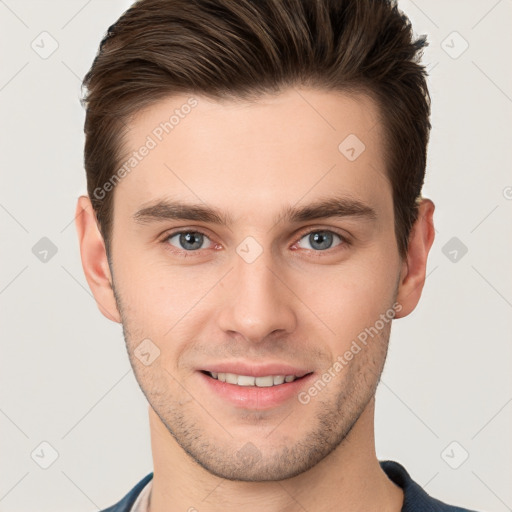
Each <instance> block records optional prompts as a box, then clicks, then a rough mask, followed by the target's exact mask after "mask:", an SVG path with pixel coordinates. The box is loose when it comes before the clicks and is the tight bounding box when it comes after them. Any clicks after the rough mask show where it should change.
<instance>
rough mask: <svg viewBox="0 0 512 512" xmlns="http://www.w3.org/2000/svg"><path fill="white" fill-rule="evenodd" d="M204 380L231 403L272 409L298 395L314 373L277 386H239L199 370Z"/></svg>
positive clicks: (260, 408) (246, 407)
mask: <svg viewBox="0 0 512 512" xmlns="http://www.w3.org/2000/svg"><path fill="white" fill-rule="evenodd" d="M198 373H199V376H200V378H202V380H203V382H204V383H205V384H206V386H208V388H209V389H211V390H212V391H213V392H214V393H215V394H216V395H218V396H220V397H221V398H223V399H224V400H227V401H228V402H230V403H231V404H233V405H235V406H237V407H240V408H244V409H257V410H264V409H271V408H272V407H276V406H278V405H281V404H283V403H284V402H286V401H288V400H290V399H291V398H294V397H297V395H298V394H299V392H300V390H301V388H304V387H305V386H307V385H308V384H309V381H310V380H311V379H312V378H313V376H314V374H313V373H310V374H309V375H306V376H305V377H302V378H301V379H297V380H294V381H293V382H285V383H283V384H279V385H277V386H269V387H261V388H260V387H258V386H238V385H237V384H229V383H227V382H222V381H220V380H217V379H214V378H213V377H210V376H208V375H205V374H204V373H202V372H198Z"/></svg>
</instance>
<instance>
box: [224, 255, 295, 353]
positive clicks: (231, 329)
mask: <svg viewBox="0 0 512 512" xmlns="http://www.w3.org/2000/svg"><path fill="white" fill-rule="evenodd" d="M233 260H234V263H233V265H234V267H233V269H232V270H231V272H229V273H228V275H227V276H226V278H225V279H224V280H223V282H222V290H223V293H224V296H223V298H222V301H221V304H222V308H221V311H220V312H219V316H218V325H219V327H220V328H221V329H222V331H223V332H225V333H226V334H227V335H230V336H232V337H236V336H237V335H238V336H240V337H243V338H245V339H246V340H247V341H249V342H251V343H260V342H263V341H265V340H266V339H268V338H269V337H270V336H271V335H273V336H277V335H278V333H279V334H281V335H284V334H289V333H291V332H293V331H294V330H295V327H296V324H297V316H296V313H295V306H296V298H295V295H294V293H293V292H292V290H291V289H290V288H289V285H288V284H287V283H286V279H285V276H284V275H282V273H280V272H279V269H278V266H277V265H276V264H273V262H272V257H271V254H270V251H269V250H264V251H263V253H262V254H261V255H260V256H259V257H258V258H257V259H256V260H255V261H253V262H251V263H249V262H247V261H245V260H244V259H243V258H242V257H240V256H239V255H238V254H235V257H234V258H233Z"/></svg>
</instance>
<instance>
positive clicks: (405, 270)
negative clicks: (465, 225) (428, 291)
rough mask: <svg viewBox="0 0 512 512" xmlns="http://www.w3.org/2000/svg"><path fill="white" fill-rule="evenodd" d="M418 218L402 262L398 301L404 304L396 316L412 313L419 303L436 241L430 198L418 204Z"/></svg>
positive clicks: (432, 206) (432, 204) (432, 205)
mask: <svg viewBox="0 0 512 512" xmlns="http://www.w3.org/2000/svg"><path fill="white" fill-rule="evenodd" d="M418 209H419V211H418V218H417V219H416V222H415V223H414V224H413V226H412V229H411V233H410V235H409V247H408V250H407V257H406V258H405V259H404V261H403V263H402V270H401V273H400V282H399V287H398V295H397V298H396V301H397V302H398V303H399V304H401V305H402V309H401V310H400V311H399V312H397V314H396V316H395V318H402V317H404V316H407V315H408V314H409V313H411V312H412V311H413V310H414V308H415V307H416V305H417V304H418V302H419V300H420V297H421V292H422V290H423V285H424V284H425V273H426V268H427V256H428V253H429V251H430V248H431V247H432V243H433V242H434V235H435V230H434V221H433V216H434V209H435V205H434V203H433V202H432V201H431V200H430V199H422V200H421V202H420V203H419V206H418Z"/></svg>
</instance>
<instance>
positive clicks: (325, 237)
mask: <svg viewBox="0 0 512 512" xmlns="http://www.w3.org/2000/svg"><path fill="white" fill-rule="evenodd" d="M336 239H338V240H339V241H340V243H338V244H337V245H342V244H347V245H348V242H347V240H346V239H345V238H343V237H342V236H341V235H338V234H336V233H334V232H333V231H328V230H318V229H317V230H315V231H310V232H309V233H306V234H305V235H304V236H302V238H301V239H300V240H299V241H298V243H297V244H298V245H299V246H300V247H302V248H303V249H311V250H314V251H325V250H327V249H330V248H331V247H332V246H333V243H334V241H335V240H336ZM303 240H304V241H305V242H303Z"/></svg>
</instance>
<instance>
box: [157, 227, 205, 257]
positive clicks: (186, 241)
mask: <svg viewBox="0 0 512 512" xmlns="http://www.w3.org/2000/svg"><path fill="white" fill-rule="evenodd" d="M173 240H174V242H173ZM205 240H207V241H208V245H207V246H206V247H203V244H204V242H205ZM165 241H166V242H168V243H169V244H170V245H172V246H173V247H176V248H177V249H180V250H182V251H187V252H191V251H197V250H198V249H208V248H209V247H210V246H211V241H210V239H209V238H208V237H207V236H206V235H205V234H204V233H201V232H199V231H178V232H176V233H171V234H170V235H169V236H167V237H166V239H165Z"/></svg>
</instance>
